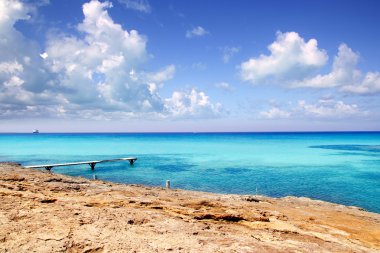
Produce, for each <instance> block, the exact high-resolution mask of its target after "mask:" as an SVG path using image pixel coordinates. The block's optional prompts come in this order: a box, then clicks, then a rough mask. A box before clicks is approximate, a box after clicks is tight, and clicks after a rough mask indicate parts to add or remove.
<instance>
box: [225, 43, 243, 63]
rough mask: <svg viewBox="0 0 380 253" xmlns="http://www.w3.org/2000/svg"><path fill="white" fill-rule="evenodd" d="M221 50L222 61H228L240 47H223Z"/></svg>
mask: <svg viewBox="0 0 380 253" xmlns="http://www.w3.org/2000/svg"><path fill="white" fill-rule="evenodd" d="M221 50H222V53H223V55H222V60H223V62H224V63H228V62H229V61H230V59H231V58H232V57H233V56H234V55H235V54H237V53H239V52H240V47H223V48H222V49H221Z"/></svg>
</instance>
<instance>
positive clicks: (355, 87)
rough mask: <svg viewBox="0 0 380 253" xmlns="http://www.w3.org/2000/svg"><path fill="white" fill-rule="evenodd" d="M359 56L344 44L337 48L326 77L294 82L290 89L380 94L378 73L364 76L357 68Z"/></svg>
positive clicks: (369, 73) (321, 76)
mask: <svg viewBox="0 0 380 253" xmlns="http://www.w3.org/2000/svg"><path fill="white" fill-rule="evenodd" d="M359 57H360V56H359V54H358V53H355V52H353V51H352V49H351V48H349V47H348V46H347V45H346V44H341V45H340V46H339V50H338V54H337V56H335V58H334V62H333V66H332V70H331V72H330V73H328V74H326V75H317V76H315V77H312V78H307V79H304V80H302V81H296V82H293V83H292V84H291V87H294V88H296V87H309V88H333V87H338V88H339V89H340V90H341V91H344V92H348V93H355V94H362V95H364V94H374V93H379V92H380V73H379V72H367V73H366V74H365V75H363V74H362V73H361V71H360V70H359V69H358V68H357V64H358V61H359Z"/></svg>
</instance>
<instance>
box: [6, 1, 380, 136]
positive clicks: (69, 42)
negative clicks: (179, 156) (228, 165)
mask: <svg viewBox="0 0 380 253" xmlns="http://www.w3.org/2000/svg"><path fill="white" fill-rule="evenodd" d="M379 10H380V1H377V0H362V1H358V0H345V1H341V0H332V1H301V0H290V1H280V0H268V1H248V0H234V1H232V0H229V1H227V0H220V1H214V0H194V1H185V0H159V1H158V0H155V1H153V0H109V1H102V0H87V1H79V0H78V1H72V0H50V1H49V0H0V132H31V131H33V129H39V130H40V131H41V132H230V131H232V132H235V131H244V132H247V131H248V132H249V131H253V132H258V131H378V130H380V112H379V109H380V60H379V59H380V49H379V48H380V29H379V24H380V15H379V13H378V12H379Z"/></svg>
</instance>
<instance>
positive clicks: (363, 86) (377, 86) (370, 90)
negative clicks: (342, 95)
mask: <svg viewBox="0 0 380 253" xmlns="http://www.w3.org/2000/svg"><path fill="white" fill-rule="evenodd" d="M341 90H342V91H345V92H349V93H355V94H361V95H366V94H375V93H380V73H379V72H368V73H366V75H365V76H364V78H363V79H361V80H360V82H358V83H356V84H350V85H345V86H343V87H342V89H341Z"/></svg>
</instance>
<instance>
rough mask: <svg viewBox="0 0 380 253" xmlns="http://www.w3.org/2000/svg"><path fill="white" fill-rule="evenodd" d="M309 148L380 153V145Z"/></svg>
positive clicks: (319, 146) (318, 146) (317, 146)
mask: <svg viewBox="0 0 380 253" xmlns="http://www.w3.org/2000/svg"><path fill="white" fill-rule="evenodd" d="M309 148H321V149H332V150H344V151H365V152H375V153H380V145H316V146H309Z"/></svg>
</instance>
